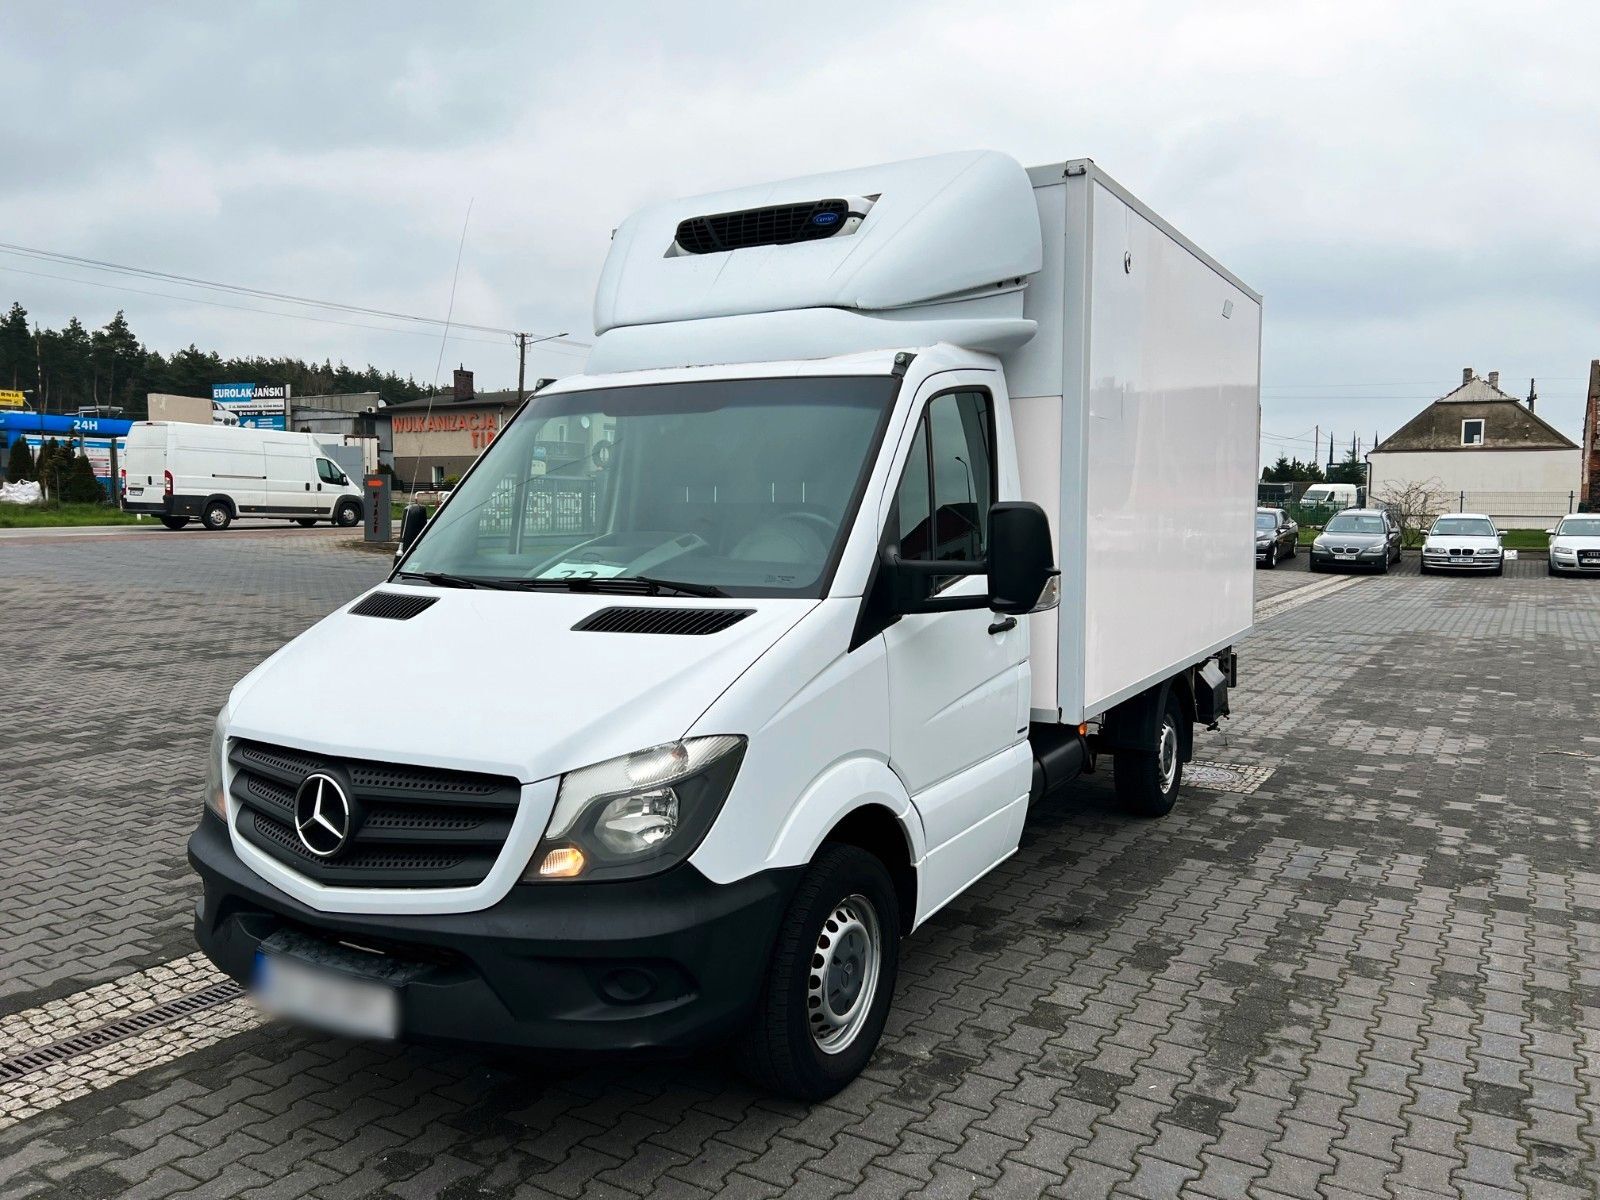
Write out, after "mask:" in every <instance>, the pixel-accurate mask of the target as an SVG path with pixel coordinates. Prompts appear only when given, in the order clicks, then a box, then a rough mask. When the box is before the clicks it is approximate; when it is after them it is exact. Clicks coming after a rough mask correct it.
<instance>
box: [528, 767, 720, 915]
mask: <svg viewBox="0 0 1600 1200" xmlns="http://www.w3.org/2000/svg"><path fill="white" fill-rule="evenodd" d="M744 748H745V739H744V738H742V737H731V736H726V735H719V736H716V737H699V738H689V739H687V740H685V741H681V742H668V743H667V744H666V745H664V746H652V747H650V748H649V749H648V750H640V751H638V752H637V753H634V754H625V755H623V756H622V757H621V758H613V759H610V760H608V761H606V762H603V763H596V764H595V765H594V766H592V767H582V768H580V769H578V770H576V771H569V772H568V773H567V774H566V775H563V776H562V777H561V788H560V790H559V791H558V792H557V794H556V806H555V809H554V811H553V812H551V814H550V823H549V824H548V825H547V826H546V827H545V831H544V837H543V838H542V839H540V841H539V845H538V848H537V849H535V850H534V852H533V857H532V858H531V859H529V860H528V868H527V870H525V871H524V872H523V873H522V881H523V882H524V883H540V882H545V881H549V880H559V879H578V878H583V879H632V878H637V877H638V876H641V875H653V874H655V873H656V872H657V871H664V870H666V868H668V867H670V866H673V865H674V864H676V863H679V862H682V861H683V860H684V859H685V858H687V857H688V856H689V855H690V854H691V853H692V852H693V851H694V848H695V847H696V846H698V845H699V844H700V840H701V839H702V838H703V837H705V834H706V830H708V829H710V828H711V822H712V821H714V820H716V816H717V813H718V812H720V811H721V809H722V802H723V801H724V800H726V799H727V798H728V793H729V792H730V791H731V790H732V789H733V780H734V777H735V776H736V775H737V774H738V773H739V764H740V763H741V762H742V761H743V760H744Z"/></svg>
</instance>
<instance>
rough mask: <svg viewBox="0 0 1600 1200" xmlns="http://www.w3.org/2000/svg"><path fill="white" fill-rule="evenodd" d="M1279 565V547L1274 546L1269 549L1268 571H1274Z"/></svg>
mask: <svg viewBox="0 0 1600 1200" xmlns="http://www.w3.org/2000/svg"><path fill="white" fill-rule="evenodd" d="M1277 565H1278V547H1277V546H1276V545H1275V544H1274V545H1272V546H1269V547H1267V570H1269V571H1270V570H1272V568H1273V567H1275V566H1277Z"/></svg>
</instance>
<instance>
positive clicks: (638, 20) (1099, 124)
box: [0, 2, 1600, 451]
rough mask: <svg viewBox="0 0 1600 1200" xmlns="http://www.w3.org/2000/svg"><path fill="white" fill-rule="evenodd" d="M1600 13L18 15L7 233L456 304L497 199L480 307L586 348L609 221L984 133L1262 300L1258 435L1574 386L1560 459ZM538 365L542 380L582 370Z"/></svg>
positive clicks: (1579, 320)
mask: <svg viewBox="0 0 1600 1200" xmlns="http://www.w3.org/2000/svg"><path fill="white" fill-rule="evenodd" d="M1597 12H1600V10H1596V9H1594V8H1593V7H1592V6H1589V5H1584V4H1579V3H1565V4H1563V3H1544V4H1534V5H1523V6H1518V8H1517V9H1516V10H1515V11H1512V10H1509V9H1506V8H1505V7H1504V6H1500V5H1494V4H1487V3H1468V4H1442V3H1440V4H1434V3H1422V4H1414V5H1395V4H1390V3H1360V2H1357V3H1347V4H1342V5H1338V6H1334V5H1325V4H1292V3H1276V4H1268V3H1216V4H1210V5H1205V6H1192V5H1180V4H1166V3H1128V4H1117V5H1107V4H1093V3H1089V4H1084V3H1070V4H1063V3H1014V4H1003V5H1001V4H991V5H982V6H975V5H970V4H958V3H948V2H946V3H919V4H912V3H909V2H908V3H886V4H879V5H871V6H856V7H855V8H852V9H849V10H848V11H846V10H839V11H837V12H835V11H832V10H830V11H829V13H828V15H827V19H822V20H799V19H796V13H795V11H794V10H793V9H790V8H780V7H778V6H752V5H738V4H732V3H728V4H711V3H697V2H685V3H682V4H677V5H672V6H661V5H649V4H642V3H634V4H621V3H614V4H607V5H603V6H601V5H591V6H583V7H581V8H580V7H577V6H563V7H559V8H557V7H554V6H530V5H522V4H503V5H488V6H481V5H480V6H474V7H473V8H471V9H470V10H468V12H467V13H466V14H465V15H463V13H462V12H461V11H460V10H457V9H450V10H444V9H437V8H435V7H434V6H428V5H421V4H385V5H371V4H349V5H295V4H287V3H282V4H278V3H275V4H259V5H255V6H249V7H240V6H230V7H228V8H226V9H222V10H219V9H216V8H215V7H203V6H177V7H164V8H160V9H157V10H141V11H138V12H132V10H124V9H120V8H108V9H103V10H102V9H93V10H89V9H75V10H71V9H69V10H63V9H60V8H59V7H57V6H48V5H43V4H37V5H23V6H18V5H11V6H8V7H7V9H6V10H5V12H4V14H3V15H0V69H3V70H4V72H5V77H6V78H7V79H8V81H9V84H10V93H11V96H12V100H11V115H12V117H13V118H18V117H20V118H21V119H12V120H8V121H7V122H5V125H4V128H3V129H0V161H4V162H6V163H8V164H11V167H12V169H11V170H10V171H9V172H8V176H7V179H8V183H7V187H6V188H5V189H3V190H0V228H4V229H6V230H7V231H8V237H9V239H10V240H15V241H19V242H23V243H26V244H30V245H40V246H46V247H49V248H52V249H60V250H66V251H70V252H75V253H84V254H91V255H96V256H100V257H105V258H108V259H112V260H114V261H119V262H129V263H135V264H139V265H148V266H153V267H158V268H163V269H168V270H175V271H181V272H184V273H188V274H194V275H199V276H204V277H209V278H219V279H224V280H229V281H236V282H243V283H250V284H254V285H258V286H262V287H268V288H274V289H277V290H282V291H288V292H296V293H301V294H307V295H314V296H327V297H331V298H336V299H343V300H349V301H353V302H357V303H363V304H370V305H373V306H375V307H382V308H394V309H399V310H404V311H416V312H423V313H430V314H432V313H442V311H443V309H444V307H445V304H446V300H447V297H448V294H449V289H450V281H451V271H452V267H453V264H454V261H455V252H456V245H457V238H458V236H459V234H460V229H461V222H462V218H463V216H464V215H465V212H466V209H467V205H468V202H469V201H471V202H472V223H471V227H470V229H469V232H468V237H467V242H466V249H465V254H464V257H463V268H462V277H461V281H460V285H459V288H458V294H457V302H456V311H457V315H458V316H460V317H462V318H463V319H466V320H471V321H475V322H479V323H483V324H490V325H499V326H506V327H511V328H527V329H534V330H539V331H553V330H556V329H568V330H571V331H573V332H575V333H578V334H583V333H585V332H586V331H587V330H588V328H589V301H590V293H591V289H592V286H593V281H594V278H595V275H596V273H597V272H598V270H599V266H600V263H601V261H602V260H603V258H604V255H605V251H606V247H607V239H608V236H609V233H610V230H611V229H612V228H613V227H615V225H616V224H617V223H618V222H619V221H620V220H621V219H622V218H623V217H624V216H626V214H627V213H628V212H629V211H630V210H631V209H633V208H634V207H637V206H638V205H639V204H642V203H645V202H648V201H650V200H654V199H658V198H661V197H663V196H667V195H672V194H680V193H685V192H699V191H707V190H712V189H716V188H720V187H725V186H731V185H736V184H739V183H743V182H750V181H753V180H759V179H763V178H772V177H780V176H783V175H789V174H799V173H805V172H809V171H817V170H826V169H831V168H836V167H840V166H846V165H851V164H857V163H864V162H872V161H877V160H882V159H889V158H898V157H906V156H910V155H915V154H921V153H930V152H935V151H939V150H947V149H953V148H962V147H968V146H992V147H996V148H999V149H1003V150H1007V151H1009V152H1010V153H1012V154H1014V155H1015V156H1016V157H1018V158H1019V159H1021V160H1023V161H1024V162H1028V163H1033V162H1049V161H1058V160H1060V159H1064V158H1069V157H1076V156H1079V155H1088V156H1091V157H1094V158H1095V159H1096V160H1097V161H1098V162H1099V163H1100V164H1101V165H1102V166H1104V167H1106V168H1107V169H1108V170H1110V171H1111V173H1112V174H1114V175H1116V176H1117V177H1118V178H1119V179H1121V180H1122V181H1123V182H1124V183H1125V184H1127V185H1128V186H1129V187H1131V188H1132V189H1133V190H1134V191H1135V192H1136V193H1137V194H1139V195H1141V196H1142V197H1144V198H1145V199H1146V200H1147V201H1148V202H1149V203H1150V204H1151V205H1152V206H1153V207H1155V208H1156V209H1157V211H1159V212H1161V213H1162V214H1163V215H1165V216H1167V217H1168V218H1169V219H1170V220H1172V221H1173V222H1174V223H1175V224H1176V225H1178V226H1179V227H1180V228H1182V229H1184V230H1185V232H1187V233H1189V234H1191V235H1192V236H1193V237H1194V238H1195V239H1196V240H1197V241H1199V242H1200V243H1201V244H1202V245H1203V246H1205V247H1206V248H1207V249H1208V250H1210V251H1211V252H1213V253H1214V254H1215V255H1216V256H1217V257H1218V258H1220V259H1221V260H1222V261H1223V262H1225V263H1227V264H1228V265H1229V266H1230V267H1232V268H1233V269H1234V270H1236V271H1237V272H1238V273H1239V274H1240V275H1241V276H1242V277H1244V278H1245V279H1246V280H1248V281H1249V282H1250V283H1251V284H1252V285H1253V286H1255V287H1256V288H1258V289H1259V290H1261V291H1262V292H1263V293H1264V294H1265V295H1266V303H1267V310H1266V311H1267V319H1266V324H1265V347H1264V354H1263V363H1264V371H1265V383H1266V385H1267V386H1266V396H1267V399H1266V401H1265V418H1264V423H1265V426H1266V428H1267V429H1268V430H1270V431H1273V432H1276V433H1280V434H1284V433H1298V432H1299V431H1300V430H1301V429H1302V428H1303V427H1307V426H1310V425H1312V424H1314V423H1316V422H1317V421H1319V420H1323V422H1324V423H1327V422H1329V421H1332V422H1336V423H1338V424H1340V425H1344V424H1346V423H1348V424H1350V425H1354V426H1357V427H1360V428H1364V429H1367V430H1368V436H1370V431H1371V428H1372V427H1373V426H1377V427H1379V428H1380V430H1381V431H1383V432H1388V431H1390V430H1392V429H1393V428H1394V427H1395V426H1396V425H1398V424H1399V423H1400V422H1401V421H1403V420H1404V419H1406V418H1407V417H1408V416H1409V415H1410V413H1411V412H1412V411H1415V409H1416V408H1419V407H1421V404H1422V403H1424V402H1425V401H1426V399H1427V398H1428V397H1429V396H1431V395H1436V394H1438V393H1440V392H1443V391H1445V390H1447V389H1448V388H1449V387H1450V386H1451V383H1452V380H1454V379H1459V371H1460V367H1461V366H1463V365H1465V364H1467V363H1469V362H1470V363H1473V364H1474V365H1477V366H1479V368H1480V369H1482V370H1488V369H1491V368H1495V367H1498V368H1499V369H1500V370H1502V372H1503V373H1504V374H1505V376H1506V377H1507V378H1518V379H1520V378H1525V377H1526V376H1527V375H1530V374H1531V375H1539V376H1540V377H1541V378H1548V379H1549V380H1550V384H1549V386H1548V387H1546V386H1544V385H1541V388H1540V391H1541V394H1542V395H1543V396H1544V397H1545V403H1544V404H1543V405H1542V406H1541V411H1542V412H1544V413H1546V414H1547V415H1549V416H1550V417H1551V418H1552V419H1553V420H1554V421H1555V422H1556V423H1557V424H1558V425H1560V426H1561V427H1562V428H1563V429H1565V430H1567V431H1568V432H1569V433H1571V432H1575V431H1576V428H1577V423H1578V419H1579V417H1578V411H1579V396H1580V393H1581V377H1582V376H1583V375H1584V374H1585V373H1586V364H1587V361H1588V359H1589V358H1591V357H1593V356H1595V355H1596V354H1600V288H1596V287H1595V286H1593V282H1592V281H1593V280H1594V279H1596V278H1600V275H1597V273H1596V267H1597V266H1600V224H1597V223H1596V222H1595V221H1594V219H1593V197H1594V196H1595V195H1600V154H1597V153H1596V143H1595V137H1594V131H1595V129H1596V128H1600V72H1595V71H1593V69H1592V51H1591V50H1590V49H1589V48H1590V47H1592V46H1593V44H1594V43H1595V40H1596V37H1597V36H1600V15H1597ZM19 98H21V99H19ZM19 164H20V167H19ZM7 265H15V264H14V263H13V261H12V260H8V259H4V258H3V257H0V267H5V266H7ZM10 295H15V296H16V297H18V298H20V299H22V300H23V301H24V303H25V304H27V305H28V307H29V308H30V309H31V310H33V311H35V312H36V313H37V315H38V316H39V317H40V318H41V319H44V320H46V321H49V322H52V323H55V322H59V321H61V320H63V319H64V318H65V317H66V316H67V315H68V314H70V313H78V314H80V315H82V316H83V317H84V318H85V319H86V320H89V321H91V322H93V323H100V322H102V321H103V320H104V319H105V317H106V316H109V314H110V312H111V311H112V309H113V308H115V307H117V306H119V305H120V306H122V307H125V308H126V309H127V310H128V314H129V318H130V320H131V321H132V323H133V325H134V328H135V329H136V331H138V332H139V333H140V335H141V336H142V337H143V338H144V339H145V340H146V341H148V342H149V343H151V344H152V345H155V346H158V347H161V348H168V349H170V348H173V347H175V346H179V345H184V344H187V343H188V342H190V341H191V340H192V341H197V342H200V343H201V344H204V345H211V346H216V347H217V348H219V349H222V350H225V351H258V352H274V353H300V354H304V355H306V356H308V357H317V358H320V357H323V356H328V357H332V358H334V359H339V358H344V359H346V360H349V361H354V362H364V361H369V360H370V361H373V362H376V363H379V364H382V365H385V366H393V367H396V368H398V369H400V370H402V371H411V372H414V373H415V374H417V375H418V376H420V377H423V378H429V377H431V375H432V373H433V367H434V363H435V361H436V359H437V358H438V355H439V345H438V342H437V340H435V339H433V338H431V337H426V336H418V335H415V334H410V333H407V334H393V333H377V332H371V331H364V330H353V329H348V328H345V327H342V326H335V325H319V324H313V323H308V322H301V321H296V320H289V319H284V318H280V317H265V316H259V315H255V314H248V313H238V312H233V311H230V310H225V309H215V308H213V309H207V308H204V307H200V306H196V305H193V304H188V303H184V302H181V301H162V300H157V299H155V298H152V297H142V296H131V295H126V294H121V293H116V292H112V291H107V290H98V289H95V288H92V287H88V286H83V285H69V284H65V283H59V282H56V281H49V280H39V279H35V278H30V277H24V276H19V275H16V274H14V273H8V272H6V271H4V270H0V300H3V299H8V298H9V296H10ZM536 353H537V354H538V357H537V360H536V373H539V374H544V373H561V372H565V371H567V370H570V369H572V364H573V362H574V361H575V359H574V358H573V356H572V355H570V354H565V355H564V354H560V353H558V352H550V351H542V352H536ZM445 357H446V359H447V360H451V362H453V361H465V362H467V363H468V365H470V366H475V367H476V368H477V370H478V373H479V377H480V379H482V380H484V381H485V382H486V383H504V382H509V381H510V380H511V378H512V375H513V373H514V370H515V357H514V354H513V353H512V351H511V348H510V346H509V343H507V344H505V345H488V344H483V343H479V342H470V341H462V342H459V343H453V344H452V345H451V346H449V347H448V348H447V351H446V355H445ZM447 365H450V363H447ZM1426 380H1437V384H1436V385H1428V384H1424V383H1421V382H1419V381H1426ZM1350 382H1355V383H1365V384H1374V385H1378V386H1377V387H1373V388H1347V387H1343V386H1342V385H1343V384H1346V383H1350ZM1328 384H1338V385H1341V386H1339V387H1328V386H1325V385H1328ZM1397 384H1404V385H1405V386H1396V385H1397ZM1519 386H1520V385H1519ZM1312 393H1314V394H1316V395H1318V396H1321V397H1323V399H1321V400H1318V401H1316V402H1311V401H1307V400H1305V399H1301V398H1300V397H1304V396H1306V395H1307V394H1312ZM1363 395H1381V396H1385V397H1389V396H1394V397H1396V398H1395V399H1393V400H1390V399H1384V400H1377V401H1372V400H1363V399H1360V398H1359V397H1360V396H1363ZM1413 401H1414V402H1415V403H1413ZM1330 410H1331V411H1330ZM1323 414H1326V416H1325V417H1324V416H1323ZM1306 449H1307V450H1308V451H1309V445H1307V447H1306Z"/></svg>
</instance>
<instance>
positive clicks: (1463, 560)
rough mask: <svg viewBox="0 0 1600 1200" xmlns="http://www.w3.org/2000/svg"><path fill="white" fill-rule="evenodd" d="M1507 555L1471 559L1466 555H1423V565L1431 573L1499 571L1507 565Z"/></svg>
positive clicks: (1475, 555) (1472, 557)
mask: <svg viewBox="0 0 1600 1200" xmlns="http://www.w3.org/2000/svg"><path fill="white" fill-rule="evenodd" d="M1505 561H1506V558H1505V555H1503V554H1496V555H1494V556H1493V557H1490V556H1489V555H1487V554H1485V555H1481V556H1480V555H1477V554H1474V555H1472V556H1471V557H1470V558H1469V557H1468V556H1467V555H1465V554H1457V555H1454V556H1452V555H1449V554H1429V553H1427V552H1426V551H1424V552H1423V555H1422V565H1423V566H1425V567H1427V568H1428V569H1429V570H1430V571H1498V570H1499V569H1500V568H1501V567H1502V566H1504V565H1505Z"/></svg>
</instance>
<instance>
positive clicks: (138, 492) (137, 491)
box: [128, 487, 144, 496]
mask: <svg viewBox="0 0 1600 1200" xmlns="http://www.w3.org/2000/svg"><path fill="white" fill-rule="evenodd" d="M128 495H130V496H142V495H144V489H143V488H142V487H131V488H129V489H128Z"/></svg>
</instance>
